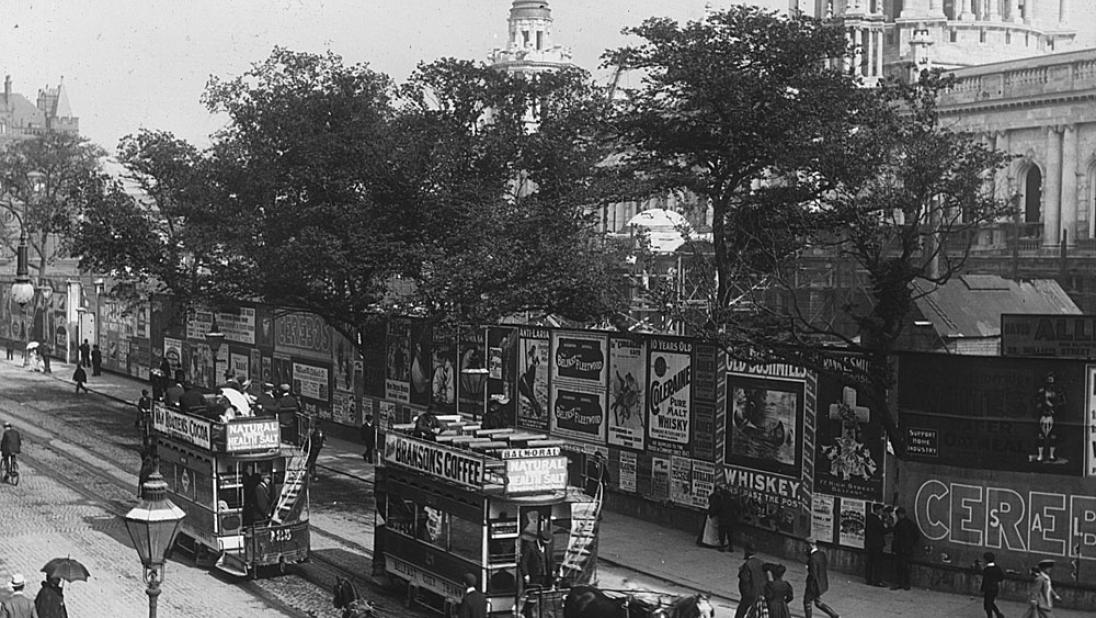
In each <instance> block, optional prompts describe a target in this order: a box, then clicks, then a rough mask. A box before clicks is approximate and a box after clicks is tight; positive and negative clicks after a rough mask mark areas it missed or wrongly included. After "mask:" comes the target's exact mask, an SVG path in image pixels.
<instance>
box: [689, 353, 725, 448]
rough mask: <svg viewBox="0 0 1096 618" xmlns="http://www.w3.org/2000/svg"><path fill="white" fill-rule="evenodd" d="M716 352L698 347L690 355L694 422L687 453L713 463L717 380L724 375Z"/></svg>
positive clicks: (718, 385)
mask: <svg viewBox="0 0 1096 618" xmlns="http://www.w3.org/2000/svg"><path fill="white" fill-rule="evenodd" d="M720 360H721V354H720V351H719V348H717V347H716V346H714V345H711V344H697V346H696V349H695V350H694V353H693V422H692V434H693V435H692V439H691V441H690V450H691V451H692V454H693V457H695V458H696V459H703V460H704V461H715V450H716V413H715V411H716V402H717V400H718V394H719V391H718V389H719V387H720V381H719V378H720V376H721V375H722V374H723V373H724V372H725V371H724V369H723V367H722V364H721V362H720Z"/></svg>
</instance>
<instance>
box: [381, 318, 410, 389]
mask: <svg viewBox="0 0 1096 618" xmlns="http://www.w3.org/2000/svg"><path fill="white" fill-rule="evenodd" d="M384 396H385V397H386V398H388V399H391V400H393V401H399V402H401V403H408V402H410V401H411V327H410V324H408V322H407V321H406V320H389V321H388V337H387V341H386V345H385V363H384Z"/></svg>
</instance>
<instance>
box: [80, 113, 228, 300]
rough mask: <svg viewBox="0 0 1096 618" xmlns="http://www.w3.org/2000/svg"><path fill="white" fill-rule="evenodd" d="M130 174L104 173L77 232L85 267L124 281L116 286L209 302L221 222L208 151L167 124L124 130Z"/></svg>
mask: <svg viewBox="0 0 1096 618" xmlns="http://www.w3.org/2000/svg"><path fill="white" fill-rule="evenodd" d="M117 158H118V161H119V162H120V163H121V164H122V165H123V167H124V169H125V171H124V172H123V173H122V175H121V176H122V180H115V179H111V178H107V177H102V178H100V179H99V180H98V183H97V185H96V186H95V187H94V188H93V189H92V190H91V191H90V192H89V195H88V199H87V200H86V202H85V205H84V208H83V211H82V217H81V224H80V225H79V227H78V228H77V230H76V233H75V245H76V246H77V247H78V248H79V250H80V267H81V268H82V269H84V270H88V271H93V272H99V273H104V274H109V275H111V276H113V277H114V278H116V279H117V280H118V281H119V282H120V286H116V287H115V289H114V293H115V294H116V295H117V294H121V293H123V292H125V291H127V290H128V291H129V292H130V293H131V294H132V295H134V297H140V296H142V295H144V294H147V293H167V294H170V295H173V296H174V297H175V298H177V299H179V300H181V301H184V302H187V303H189V302H193V301H196V300H197V301H199V302H204V301H205V298H206V297H207V296H208V294H209V291H210V285H211V284H210V281H209V270H210V264H209V261H210V260H209V258H210V256H211V255H212V254H213V251H212V247H213V246H214V244H213V243H212V239H213V238H214V236H213V231H214V230H216V229H217V228H218V222H217V221H216V220H214V219H213V218H211V217H210V216H209V210H210V209H209V205H210V200H211V192H210V191H209V190H208V174H209V163H208V158H207V156H206V155H205V154H204V153H202V152H200V151H199V150H198V149H197V148H195V147H194V146H192V145H190V144H188V143H187V142H186V141H185V140H181V139H178V138H176V137H175V136H174V135H172V134H171V133H167V132H163V131H151V130H141V131H140V132H138V133H136V134H132V135H127V136H126V137H123V138H122V140H121V141H120V142H119V145H118V152H117Z"/></svg>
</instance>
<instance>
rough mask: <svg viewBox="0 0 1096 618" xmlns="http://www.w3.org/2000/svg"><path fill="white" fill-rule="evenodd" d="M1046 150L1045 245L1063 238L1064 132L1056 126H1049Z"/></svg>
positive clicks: (1055, 242) (1044, 180)
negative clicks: (1061, 232)
mask: <svg viewBox="0 0 1096 618" xmlns="http://www.w3.org/2000/svg"><path fill="white" fill-rule="evenodd" d="M1046 152H1047V154H1046V158H1045V159H1044V161H1045V162H1046V168H1045V169H1044V170H1043V182H1044V183H1045V184H1044V186H1043V246H1047V245H1057V244H1058V242H1059V239H1060V238H1061V234H1060V230H1061V226H1062V217H1061V212H1060V208H1061V206H1062V202H1061V194H1062V193H1061V192H1062V134H1061V132H1060V131H1059V130H1058V127H1056V126H1055V127H1049V128H1047V150H1046Z"/></svg>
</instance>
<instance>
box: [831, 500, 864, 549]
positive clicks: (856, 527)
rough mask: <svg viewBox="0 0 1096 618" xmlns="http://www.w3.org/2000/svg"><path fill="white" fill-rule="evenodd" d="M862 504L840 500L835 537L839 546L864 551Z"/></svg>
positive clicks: (857, 501) (859, 501)
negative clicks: (839, 513)
mask: <svg viewBox="0 0 1096 618" xmlns="http://www.w3.org/2000/svg"><path fill="white" fill-rule="evenodd" d="M864 504H865V503H864V501H863V500H856V499H855V498H841V519H840V520H838V526H839V528H838V535H837V542H838V543H840V544H841V545H844V546H845V547H855V548H857V549H864V518H865V517H866V512H865V506H864Z"/></svg>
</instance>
